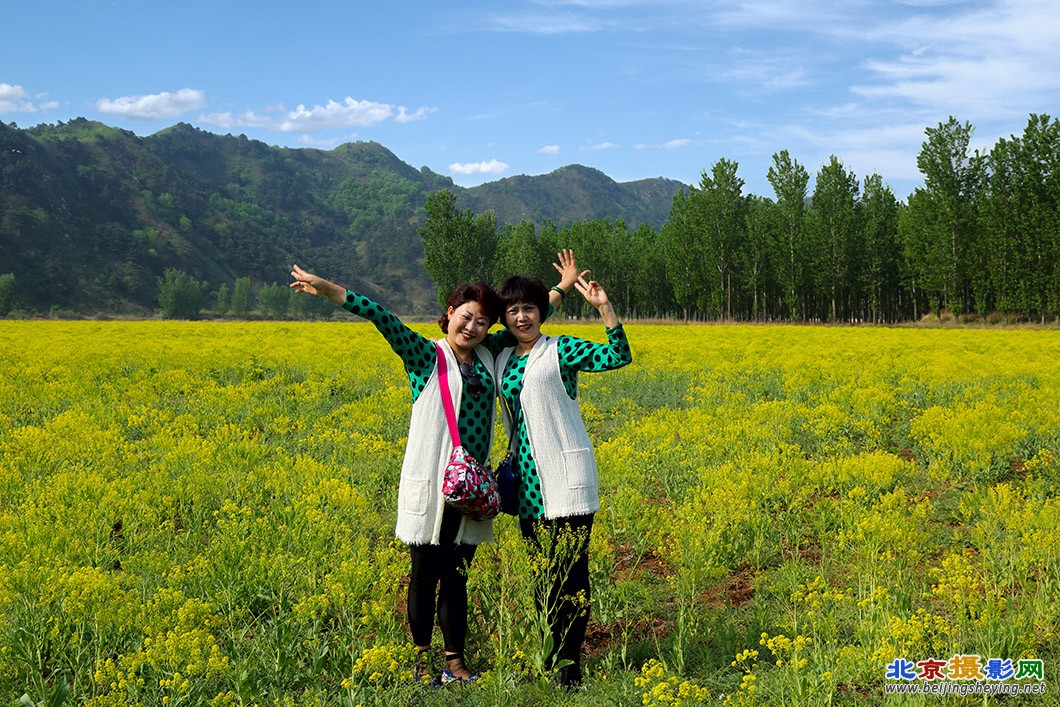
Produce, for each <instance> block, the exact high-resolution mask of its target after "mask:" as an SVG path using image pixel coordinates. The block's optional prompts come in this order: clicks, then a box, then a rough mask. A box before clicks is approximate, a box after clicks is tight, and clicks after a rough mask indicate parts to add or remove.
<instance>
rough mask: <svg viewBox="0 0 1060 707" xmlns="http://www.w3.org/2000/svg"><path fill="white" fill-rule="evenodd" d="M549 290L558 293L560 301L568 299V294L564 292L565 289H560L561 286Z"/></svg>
mask: <svg viewBox="0 0 1060 707" xmlns="http://www.w3.org/2000/svg"><path fill="white" fill-rule="evenodd" d="M549 290H551V291H552V292H558V293H559V298H560V299H566V297H567V293H566V292H564V291H563V288H562V287H560V286H559V285H555V286H553V287H550V288H549Z"/></svg>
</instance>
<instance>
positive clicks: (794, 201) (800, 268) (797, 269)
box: [767, 150, 810, 320]
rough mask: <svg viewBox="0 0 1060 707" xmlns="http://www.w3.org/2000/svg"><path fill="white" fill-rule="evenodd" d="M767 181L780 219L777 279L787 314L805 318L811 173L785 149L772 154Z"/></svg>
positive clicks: (775, 261) (774, 259)
mask: <svg viewBox="0 0 1060 707" xmlns="http://www.w3.org/2000/svg"><path fill="white" fill-rule="evenodd" d="M767 178H768V179H769V184H770V185H771V186H772V187H773V193H774V194H775V195H776V203H777V218H778V221H779V226H778V229H779V230H778V232H777V239H776V246H777V254H776V257H774V258H773V262H774V263H775V266H776V276H777V282H778V284H779V286H780V288H781V291H782V293H783V300H784V303H785V305H786V308H787V313H788V318H789V319H792V320H795V319H798V318H799V317H800V316H801V317H802V318H803V319H805V318H806V308H805V294H804V287H803V285H804V278H805V269H804V258H805V256H806V251H807V249H806V247H805V245H804V242H805V239H804V236H805V232H806V230H805V220H806V196H807V194H808V192H807V187H808V185H809V183H810V173H809V172H807V171H806V168H805V167H803V166H802V165H801V164H799V162H798V160H793V159H792V158H791V155H789V154H788V151H787V150H782V151H781V152H778V153H776V154H774V155H773V165H772V166H771V167H770V168H769V172H768V174H767Z"/></svg>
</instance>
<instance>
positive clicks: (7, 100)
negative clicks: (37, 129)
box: [0, 83, 51, 113]
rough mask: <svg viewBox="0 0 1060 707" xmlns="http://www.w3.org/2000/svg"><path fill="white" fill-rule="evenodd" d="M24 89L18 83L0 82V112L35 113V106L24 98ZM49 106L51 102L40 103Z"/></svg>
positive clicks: (43, 108)
mask: <svg viewBox="0 0 1060 707" xmlns="http://www.w3.org/2000/svg"><path fill="white" fill-rule="evenodd" d="M26 95H27V94H26V90H25V89H24V88H22V87H21V86H18V85H12V84H9V83H0V113H36V112H37V106H35V105H33V103H32V102H30V101H27V100H25V99H26ZM45 105H46V106H49V107H51V104H50V103H48V104H42V105H41V109H42V110H45V107H44V106H45Z"/></svg>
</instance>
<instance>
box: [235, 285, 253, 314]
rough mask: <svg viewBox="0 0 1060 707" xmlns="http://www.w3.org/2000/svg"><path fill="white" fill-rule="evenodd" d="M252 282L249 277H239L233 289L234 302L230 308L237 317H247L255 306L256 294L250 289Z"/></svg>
mask: <svg viewBox="0 0 1060 707" xmlns="http://www.w3.org/2000/svg"><path fill="white" fill-rule="evenodd" d="M250 288H251V283H250V278H249V277H237V278H236V284H235V287H234V288H233V290H232V304H231V307H230V308H229V311H231V313H232V314H234V315H236V316H237V317H245V316H247V315H248V314H250V310H252V309H253V308H254V294H253V293H252V292H251V291H250Z"/></svg>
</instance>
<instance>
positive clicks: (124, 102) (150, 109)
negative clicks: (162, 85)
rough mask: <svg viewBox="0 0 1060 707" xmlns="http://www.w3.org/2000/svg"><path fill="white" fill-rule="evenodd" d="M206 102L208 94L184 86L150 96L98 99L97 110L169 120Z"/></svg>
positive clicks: (149, 118) (124, 115) (144, 118)
mask: <svg viewBox="0 0 1060 707" xmlns="http://www.w3.org/2000/svg"><path fill="white" fill-rule="evenodd" d="M204 103H206V95H205V94H204V93H203V92H202V91H199V90H196V89H191V88H182V89H180V90H179V91H177V92H176V93H170V92H168V91H163V92H162V93H155V94H152V95H149V96H122V97H121V98H115V99H113V100H111V99H109V98H101V99H99V100H98V101H96V110H98V111H99V112H100V113H105V114H107V115H120V116H123V117H125V118H133V119H137V120H168V119H172V118H178V117H180V116H182V115H184V114H185V113H188V112H189V111H193V110H195V109H196V108H201V107H202V106H203V104H204Z"/></svg>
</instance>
